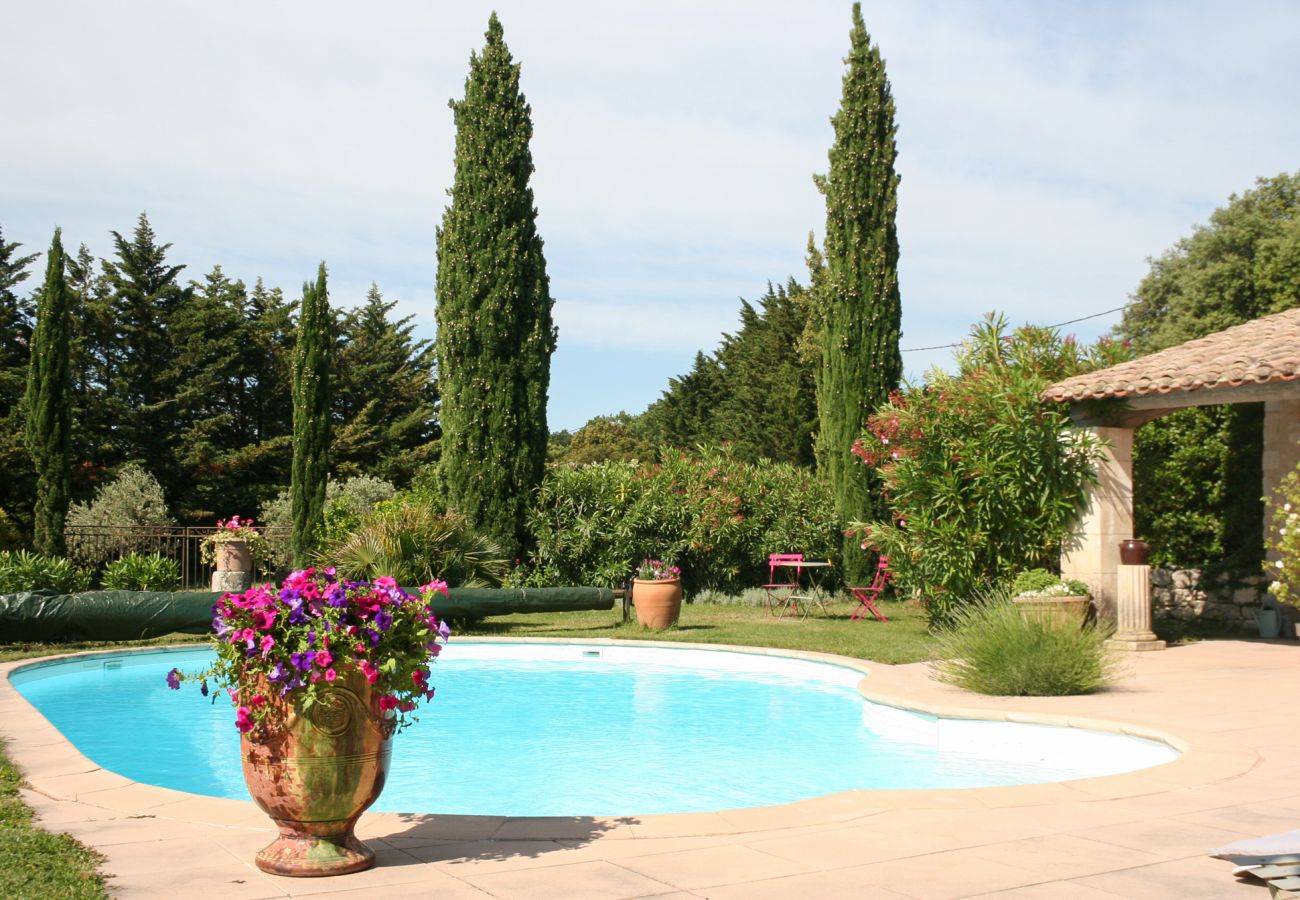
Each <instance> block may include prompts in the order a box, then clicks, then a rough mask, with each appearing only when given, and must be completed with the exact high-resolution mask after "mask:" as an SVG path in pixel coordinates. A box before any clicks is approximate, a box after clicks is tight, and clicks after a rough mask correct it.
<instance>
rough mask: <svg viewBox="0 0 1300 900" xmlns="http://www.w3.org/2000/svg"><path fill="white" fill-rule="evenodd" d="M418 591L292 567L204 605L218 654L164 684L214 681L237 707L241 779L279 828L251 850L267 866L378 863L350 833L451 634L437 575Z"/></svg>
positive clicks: (323, 868)
mask: <svg viewBox="0 0 1300 900" xmlns="http://www.w3.org/2000/svg"><path fill="white" fill-rule="evenodd" d="M420 592H421V593H420V595H419V596H416V595H414V594H411V593H409V592H407V591H405V590H403V589H402V588H400V587H398V586H397V583H396V582H395V581H394V580H393V579H392V578H387V577H384V578H376V579H375V580H374V582H373V583H372V582H348V581H339V580H338V579H337V578H336V577H335V574H334V571H333V569H322V570H316V569H307V570H305V571H302V572H294V573H293V574H291V575H290V576H289V577H288V578H286V579H285V580H284V582H283V583H282V584H281V585H280V587H279V588H275V587H274V586H272V585H269V584H268V585H262V586H260V587H253V588H250V589H249V590H247V591H245V592H244V593H242V594H226V595H225V596H224V597H222V598H221V600H219V601H218V602H217V604H216V606H215V607H214V608H213V621H212V625H213V630H214V632H215V635H214V642H215V644H216V650H217V661H216V662H215V663H214V664H213V666H212V667H211V668H209V669H208V670H206V671H204V672H199V673H193V674H183V673H181V672H180V671H178V670H176V669H173V670H172V671H171V672H170V673H168V676H167V683H168V684H169V685H171V686H172V687H173V688H178V687H179V686H180V682H181V681H183V680H194V681H198V682H199V683H200V689H201V691H202V692H203V693H204V694H205V695H206V694H208V693H209V691H210V690H211V687H210V683H211V682H215V684H216V687H217V689H218V690H225V691H226V692H227V693H228V694H229V695H230V698H231V701H232V702H233V704H234V706H235V727H236V728H238V729H239V731H240V733H241V739H240V755H241V757H242V761H243V770H244V780H245V781H246V782H247V784H248V789H249V793H250V794H251V795H252V796H253V799H254V801H256V803H257V804H258V806H260V807H261V808H262V809H263V810H264V811H265V812H266V813H267V814H268V815H269V816H270V817H271V819H272V820H273V821H274V822H275V823H276V825H277V826H278V827H279V829H280V834H279V837H278V838H276V840H274V841H273V842H272V843H271V844H269V845H268V846H267V847H265V848H263V849H262V851H261V852H259V853H258V854H257V857H256V862H257V865H258V867H259V868H260V869H262V870H263V871H266V872H271V873H273V874H276V875H293V876H321V875H344V874H347V873H349V872H358V871H361V870H362V869H367V868H369V867H370V866H372V865H374V860H375V854H374V852H373V851H371V850H370V849H369V848H368V847H366V846H365V845H364V844H362V843H361V842H360V841H359V840H357V838H356V835H355V834H354V833H353V829H354V827H355V825H356V822H357V819H358V818H359V817H360V815H361V813H362V812H363V811H364V810H365V809H366V808H368V807H369V806H370V805H371V804H372V803H374V802H375V800H376V799H377V798H378V797H379V794H380V792H381V791H382V790H383V787H384V781H385V779H386V777H387V773H388V766H389V761H390V759H391V756H392V738H393V735H394V734H395V733H396V732H397V731H399V730H401V728H402V727H404V726H405V725H407V724H409V723H410V722H411V721H413V720H414V716H413V713H414V711H415V709H416V707H417V703H418V702H419V701H421V700H431V699H433V693H434V691H433V687H432V686H431V685H430V684H429V677H430V667H431V666H432V664H433V661H434V659H435V658H436V657H437V655H438V652H439V650H440V649H441V644H440V643H439V640H443V641H445V640H446V638H447V637H448V635H449V633H450V632H449V630H448V628H447V625H446V623H445V622H441V621H439V620H438V618H437V617H436V616H435V615H434V613H433V610H432V608H431V606H430V601H431V599H432V597H433V596H434V594H437V593H442V594H444V595H445V594H446V593H447V585H446V584H445V583H444V582H441V581H433V582H430V583H429V584H427V585H424V586H423V587H422V588H421V589H420Z"/></svg>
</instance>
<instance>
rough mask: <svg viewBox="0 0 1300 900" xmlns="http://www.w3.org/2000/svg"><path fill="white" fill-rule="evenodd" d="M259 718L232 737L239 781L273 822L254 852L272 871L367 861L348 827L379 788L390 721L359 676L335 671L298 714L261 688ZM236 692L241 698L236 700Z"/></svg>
mask: <svg viewBox="0 0 1300 900" xmlns="http://www.w3.org/2000/svg"><path fill="white" fill-rule="evenodd" d="M266 693H267V694H268V695H269V696H271V697H272V698H274V699H271V700H270V701H269V702H270V703H271V704H272V709H271V715H270V716H269V717H268V719H267V721H266V722H265V723H264V724H263V725H262V726H259V727H255V728H254V729H253V730H252V731H249V732H247V733H246V734H244V735H243V737H242V738H241V739H240V751H241V756H242V758H243V765H244V780H245V781H246V782H247V783H248V791H249V793H250V794H252V796H253V800H254V801H256V803H257V805H258V806H260V807H261V808H262V809H263V810H264V811H265V812H266V814H267V815H269V816H270V817H271V818H272V820H274V821H275V824H276V825H277V826H279V828H280V836H279V837H278V838H276V839H275V840H274V841H272V842H271V843H270V844H268V845H267V846H266V847H264V848H263V849H262V851H261V852H260V853H258V854H257V858H256V862H257V867H258V868H259V869H261V870H262V871H264V872H270V873H272V874H275V875H293V876H299V877H313V876H321V875H346V874H348V873H350V872H360V871H361V870H362V869H368V868H370V867H371V866H373V865H374V864H375V854H374V851H373V850H371V849H370V848H369V847H367V846H366V845H365V844H363V843H361V842H360V841H359V840H357V838H356V835H354V834H353V828H354V827H355V825H356V822H357V819H358V818H359V817H360V816H361V813H362V812H363V811H365V809H366V808H367V807H369V806H370V804H372V803H374V802H375V800H376V799H377V798H378V797H379V794H380V792H381V791H382V790H383V789H384V781H385V779H386V778H387V775H388V765H389V760H390V757H391V754H392V736H393V732H394V730H395V726H396V722H395V720H394V718H393V716H392V714H391V713H381V712H380V710H379V705H378V698H377V697H376V696H375V695H374V693H373V691H372V690H371V687H370V685H369V684H367V683H366V680H365V678H363V677H362V676H361V675H359V674H356V673H353V674H352V675H350V676H348V677H347V678H346V679H345V678H343V677H340V678H339V679H338V680H337V681H335V682H334V684H333V685H332V686H331V687H329V688H328V689H327V690H326V691H325V692H324V694H323V696H322V697H321V699H320V700H318V701H317V702H316V704H315V705H313V706H312V707H311V708H310V709H308V710H306V711H305V712H304V711H303V710H302V708H301V707H300V706H299V705H297V704H290V703H284V702H282V701H280V700H279V699H278V697H276V696H275V691H274V690H271V691H267V692H266ZM242 700H243V698H241V701H242Z"/></svg>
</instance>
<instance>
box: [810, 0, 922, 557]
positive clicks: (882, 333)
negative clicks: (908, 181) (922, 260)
mask: <svg viewBox="0 0 1300 900" xmlns="http://www.w3.org/2000/svg"><path fill="white" fill-rule="evenodd" d="M850 40H851V49H850V50H849V56H848V58H847V59H846V60H845V64H846V65H847V66H848V71H847V72H845V74H844V85H843V95H842V97H841V99H840V109H839V112H837V113H836V114H835V116H834V118H832V119H831V123H832V124H833V125H834V128H835V142H834V144H832V145H831V149H830V154H829V155H830V171H829V172H828V173H827V174H826V175H824V176H814V180H815V181H816V183H817V187H818V188H819V189H820V190H821V192H822V193H823V194H824V195H825V197H826V239H825V253H824V257H823V258H820V259H819V258H818V257H819V254H817V253H816V252H813V253H811V254H810V257H811V259H810V267H811V268H812V270H813V271H812V280H813V290H814V292H815V293H814V296H815V301H814V302H815V303H816V305H817V307H818V309H817V320H818V323H819V326H820V335H819V336H820V341H819V345H820V349H821V354H820V355H821V362H820V366H819V367H818V370H817V414H818V418H819V423H820V425H819V434H818V465H819V468H820V469H821V470H822V471H823V473H824V474H825V476H826V477H827V478H828V480H829V482H830V484H831V490H832V492H833V493H834V495H835V504H836V512H837V513H838V515H839V518H840V520H841V521H842V522H849V521H869V520H873V519H879V518H882V517H883V516H884V515H885V514H886V508H885V504H884V500H883V497H882V496H881V493H880V485H879V484H878V483H876V482H875V481H874V479H873V477H872V476H871V475H870V473H869V472H868V471H867V470H866V468H865V467H864V466H862V465H860V464H858V463H857V462H856V461H855V458H854V456H853V454H852V452H851V448H852V447H853V442H854V440H855V439H856V438H857V437H858V435H859V433H860V431H861V428H862V423H863V422H864V421H866V419H867V417H868V416H869V415H870V414H871V412H872V411H873V410H874V409H875V408H876V407H877V406H878V405H880V404H881V403H883V402H884V401H885V400H886V399H887V398H888V396H889V392H890V391H892V390H894V389H895V388H897V387H898V382H899V379H900V378H901V377H902V372H903V362H902V356H901V355H900V353H899V350H898V339H899V332H900V324H901V320H902V304H901V302H900V300H899V294H898V230H897V227H896V226H895V222H894V220H895V217H896V215H897V212H898V174H897V173H896V172H895V171H894V161H895V159H896V158H897V156H898V150H897V147H896V146H895V143H894V133H895V130H896V129H895V125H894V100H893V97H892V96H891V94H890V89H889V80H888V79H887V78H886V77H885V61H884V60H883V59H882V58H881V56H880V48H879V47H878V46H873V45H872V43H871V38H870V36H869V35H868V34H867V29H866V27H865V26H864V25H863V22H862V8H861V5H860V4H858V3H855V4H853V30H852V31H851V32H850ZM868 564H869V560H868V559H867V558H866V555H865V554H864V553H862V552H861V550H860V549H858V547H857V545H856V543H855V542H854V540H853V539H852V538H845V541H844V549H843V566H844V572H845V577H846V579H848V580H849V582H850V583H853V582H855V581H861V580H862V579H863V578H864V577H866V575H867V574H868V572H867V569H868Z"/></svg>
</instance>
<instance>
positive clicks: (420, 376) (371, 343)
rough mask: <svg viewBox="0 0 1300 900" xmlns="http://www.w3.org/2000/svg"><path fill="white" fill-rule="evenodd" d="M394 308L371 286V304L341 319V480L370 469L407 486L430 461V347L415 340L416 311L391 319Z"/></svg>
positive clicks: (337, 446)
mask: <svg viewBox="0 0 1300 900" xmlns="http://www.w3.org/2000/svg"><path fill="white" fill-rule="evenodd" d="M396 306H397V302H396V301H389V300H385V299H384V296H383V294H381V293H380V292H379V287H378V285H375V284H372V285H371V286H370V290H369V291H368V292H367V293H366V302H365V303H364V304H362V305H361V306H360V307H358V308H356V309H354V310H350V311H349V312H348V313H347V314H346V315H344V316H343V320H342V323H341V327H342V332H343V335H342V337H343V340H342V345H341V347H340V350H339V365H338V372H337V373H336V378H335V389H334V392H333V393H334V403H333V406H334V416H335V421H337V422H340V423H341V424H340V427H339V428H338V430H337V431H336V432H335V435H334V444H333V451H332V455H333V459H334V467H335V474H336V476H337V477H339V478H342V477H345V476H350V475H361V474H368V475H377V476H379V477H380V478H383V479H385V480H387V481H390V482H392V483H394V484H398V485H404V484H407V483H409V482H410V480H411V477H412V476H413V475H414V473H415V470H416V469H418V468H419V467H420V466H421V465H423V464H426V463H429V462H431V461H433V457H434V451H435V449H436V447H437V443H436V439H437V437H438V426H437V419H436V415H435V408H436V404H437V399H438V392H437V388H436V386H435V382H434V377H433V367H434V351H433V346H432V345H431V344H430V343H429V342H428V341H416V340H414V339H413V338H412V333H413V331H414V326H412V324H411V321H412V318H413V317H412V316H407V317H405V318H402V319H398V320H397V321H393V320H391V319H390V318H389V315H390V314H391V313H392V311H393V310H394V309H395V308H396Z"/></svg>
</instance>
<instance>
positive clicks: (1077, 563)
mask: <svg viewBox="0 0 1300 900" xmlns="http://www.w3.org/2000/svg"><path fill="white" fill-rule="evenodd" d="M1092 432H1093V434H1095V435H1096V436H1097V437H1098V438H1100V439H1101V440H1103V441H1106V442H1107V443H1108V444H1109V446H1108V447H1105V448H1104V449H1103V450H1102V458H1101V459H1100V460H1099V461H1098V463H1097V482H1098V483H1097V484H1096V485H1095V486H1094V487H1093V488H1092V491H1091V493H1090V495H1089V499H1088V507H1087V508H1086V509H1085V510H1084V511H1083V515H1082V517H1081V518H1080V520H1079V521H1078V522H1077V523H1076V524H1075V528H1074V533H1073V535H1072V536H1071V537H1069V538H1067V539H1066V544H1065V548H1064V550H1063V552H1062V553H1061V577H1063V578H1075V579H1078V580H1079V581H1082V582H1083V583H1084V584H1086V585H1088V588H1089V590H1091V591H1092V599H1093V602H1094V603H1096V604H1097V612H1098V614H1099V615H1101V616H1102V617H1103V618H1106V619H1112V620H1113V619H1114V618H1115V610H1116V606H1117V601H1118V592H1119V582H1118V578H1119V575H1118V571H1119V542H1120V541H1123V540H1127V539H1128V538H1131V537H1132V536H1133V429H1132V428H1124V427H1099V428H1093V429H1092ZM1147 622H1148V626H1149V624H1150V611H1149V607H1148V618H1147ZM1153 637H1154V636H1153Z"/></svg>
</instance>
